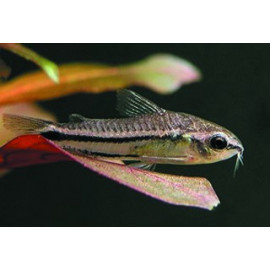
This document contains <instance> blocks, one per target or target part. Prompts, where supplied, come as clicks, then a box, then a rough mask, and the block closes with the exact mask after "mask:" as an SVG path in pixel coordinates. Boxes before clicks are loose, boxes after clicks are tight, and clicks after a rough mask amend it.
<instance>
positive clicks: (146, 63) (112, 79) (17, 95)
mask: <svg viewBox="0 0 270 270" xmlns="http://www.w3.org/2000/svg"><path fill="white" fill-rule="evenodd" d="M0 48H3V49H8V50H10V51H12V52H14V53H17V54H19V55H21V56H23V57H25V58H27V59H30V60H32V61H34V62H36V63H37V64H38V65H39V66H41V67H42V68H43V70H44V71H45V72H46V74H47V75H46V74H44V73H42V72H41V71H36V72H32V73H29V74H24V75H22V76H20V77H19V78H15V79H13V80H10V81H7V82H5V83H2V84H1V85H0V104H1V106H2V107H1V113H3V112H4V111H5V112H6V111H7V110H8V112H10V110H16V111H17V112H16V113H18V112H20V113H22V114H23V112H22V111H21V109H20V107H17V106H19V105H17V104H16V103H18V102H29V101H31V102H35V101H40V100H47V99H52V98H57V97H60V96H63V95H69V94H73V93H76V92H79V91H82V90H83V92H92V93H100V92H103V91H108V90H116V89H119V88H122V87H127V86H129V85H142V86H145V87H148V88H150V89H152V90H154V91H156V92H158V93H162V94H168V93H172V92H173V91H176V90H177V89H179V87H180V86H181V85H182V84H185V83H191V82H193V81H197V80H198V79H199V78H200V72H199V71H198V69H197V68H195V67H194V66H193V65H192V64H190V63H189V62H187V61H185V60H182V59H180V58H178V57H175V56H172V55H166V54H161V55H154V56H150V57H148V58H146V59H145V60H141V61H139V62H137V63H133V64H128V65H123V66H117V67H113V66H108V65H97V64H86V63H75V64H74V63H71V64H69V65H59V66H58V68H57V66H56V65H55V64H54V63H52V62H51V61H49V60H47V59H45V58H44V57H41V56H39V55H38V54H36V53H34V52H32V51H31V50H29V49H28V48H25V47H24V46H22V45H18V44H9V45H8V46H7V45H3V44H0ZM1 66H2V73H1ZM5 70H6V71H7V67H5V66H4V65H3V64H2V65H0V74H4V75H7V72H4V71H5ZM58 75H59V76H58ZM48 76H49V77H48ZM11 103H13V104H15V105H11V107H10V105H9V107H6V106H7V105H8V104H11ZM20 106H21V105H20ZM24 106H25V107H29V108H31V107H33V106H34V107H35V110H33V111H31V112H30V113H29V111H28V112H27V111H26V112H24V114H25V115H28V116H34V117H37V116H38V115H37V114H38V113H41V111H40V109H39V108H38V107H36V105H33V103H27V104H25V105H24ZM42 113H43V112H42ZM52 117H53V116H51V115H47V118H52ZM0 129H1V130H3V126H0ZM12 136H13V135H11V134H9V135H8V136H7V137H6V138H2V145H3V144H4V143H6V142H7V144H5V145H4V146H2V148H1V149H0V168H1V169H4V170H7V169H12V168H17V167H22V166H29V165H34V164H41V163H51V162H58V161H75V162H78V163H80V164H82V165H83V166H85V167H86V168H89V169H91V170H94V171H96V172H98V173H100V174H102V175H104V176H106V177H108V178H110V179H113V180H115V181H117V182H119V183H121V184H124V185H126V186H129V187H131V188H133V189H135V190H137V191H140V192H142V193H144V194H147V195H149V196H152V197H154V198H156V199H160V200H162V201H165V202H169V203H172V204H176V205H186V206H194V207H200V208H204V209H209V210H211V209H213V207H215V206H217V205H218V204H219V200H218V197H217V196H216V194H215V192H214V190H213V188H212V186H211V184H210V183H209V181H208V180H207V179H205V178H200V177H184V176H174V175H167V174H161V173H156V172H149V171H145V170H141V169H138V168H131V167H129V166H126V165H125V164H123V163H122V162H121V161H119V162H116V163H112V162H111V161H108V160H99V159H94V158H90V157H87V158H86V157H81V156H78V155H75V154H71V153H69V152H67V151H64V150H63V149H61V148H60V147H59V146H57V145H55V144H54V143H53V142H51V141H49V140H47V139H45V138H43V137H42V136H41V135H24V136H19V137H17V138H15V139H14V138H12ZM11 139H13V140H11ZM10 140H11V141H10ZM8 141H9V142H8Z"/></svg>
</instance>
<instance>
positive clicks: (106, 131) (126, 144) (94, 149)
mask: <svg viewBox="0 0 270 270" xmlns="http://www.w3.org/2000/svg"><path fill="white" fill-rule="evenodd" d="M117 101H118V102H117V109H118V111H119V112H120V114H121V115H122V118H117V119H89V118H86V117H84V116H81V115H79V114H72V115H70V116H69V121H68V122H66V123H55V122H51V121H47V120H42V119H37V118H31V117H25V116H19V115H10V114H4V115H3V123H4V127H5V128H7V129H8V130H11V131H13V132H15V133H17V134H18V135H23V134H40V135H42V136H44V137H45V138H47V139H48V140H51V141H53V142H54V143H55V144H57V145H58V146H59V147H61V148H62V149H64V150H66V151H68V152H70V153H74V154H78V155H83V156H91V157H95V158H100V159H109V160H121V161H123V162H131V163H132V164H133V166H135V167H138V168H142V169H152V168H153V167H154V166H155V165H156V164H180V165H193V164H209V163H214V162H218V161H222V160H226V159H228V158H231V157H233V156H235V155H236V156H237V160H236V165H235V171H236V170H237V168H238V166H239V163H243V162H242V157H243V152H244V147H243V145H242V143H241V141H240V140H239V139H238V138H237V137H236V136H235V135H234V134H233V133H232V132H231V131H229V130H228V129H226V128H224V127H222V126H220V125H217V124H215V123H213V122H210V121H207V120H204V119H202V118H200V117H197V116H194V115H191V114H187V113H183V112H172V111H169V110H165V109H163V108H161V107H160V106H158V105H156V104H155V103H153V102H152V101H150V100H148V99H146V98H144V97H143V96H141V95H139V94H137V93H135V92H133V91H130V90H120V91H118V93H117Z"/></svg>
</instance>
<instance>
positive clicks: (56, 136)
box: [41, 131, 180, 143]
mask: <svg viewBox="0 0 270 270" xmlns="http://www.w3.org/2000/svg"><path fill="white" fill-rule="evenodd" d="M41 135H42V136H44V137H45V138H47V139H49V140H52V141H65V140H68V141H78V142H106V143H110V142H114V143H125V142H134V141H139V140H153V139H172V137H171V136H169V135H166V136H163V137H160V136H154V135H153V136H137V137H124V138H119V137H110V138H106V137H94V136H83V135H70V134H63V133H60V132H56V131H50V132H45V133H42V134H41ZM179 138H180V136H179ZM175 139H176V138H173V139H172V140H175Z"/></svg>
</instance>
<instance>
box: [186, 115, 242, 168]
mask: <svg viewBox="0 0 270 270" xmlns="http://www.w3.org/2000/svg"><path fill="white" fill-rule="evenodd" d="M193 120H194V121H195V119H193ZM193 123H195V124H194V125H193V127H194V128H193V129H192V130H191V132H188V133H187V134H186V136H189V138H190V141H191V142H192V143H191V144H190V145H191V147H190V155H192V156H193V164H205V163H215V162H219V161H222V160H226V159H229V158H231V157H233V156H237V161H236V166H235V167H236V168H235V170H236V169H237V168H238V165H239V163H243V162H242V157H243V152H244V147H243V144H242V143H241V141H240V140H239V139H238V138H237V137H236V135H234V134H233V133H232V132H231V131H229V130H228V129H226V128H224V127H222V126H219V125H217V124H215V123H212V122H208V121H206V120H203V119H199V118H196V121H195V122H193Z"/></svg>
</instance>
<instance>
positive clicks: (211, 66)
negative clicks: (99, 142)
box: [0, 44, 270, 226]
mask: <svg viewBox="0 0 270 270" xmlns="http://www.w3.org/2000/svg"><path fill="white" fill-rule="evenodd" d="M28 46H29V47H30V48H32V49H34V50H36V51H38V52H39V53H41V54H43V55H44V56H46V57H48V58H50V59H51V60H54V61H55V62H57V63H66V62H72V61H93V62H105V63H109V64H123V63H128V62H132V61H136V60H139V59H141V58H144V57H146V56H147V55H149V54H154V53H159V52H165V53H172V54H175V55H178V56H180V57H183V58H185V59H187V60H189V61H191V62H192V63H193V64H195V65H196V66H198V67H199V68H200V69H201V71H202V73H203V80H202V81H201V82H199V83H196V84H192V85H188V86H184V87H183V88H182V89H180V90H179V91H178V92H177V93H175V94H173V95H170V96H159V95H157V94H155V93H153V92H151V91H148V90H145V89H143V88H139V87H133V88H132V89H133V90H136V91H138V92H139V93H140V94H143V95H144V96H146V97H148V98H150V99H151V100H153V101H154V102H156V103H157V104H159V105H161V106H162V107H164V108H167V109H170V110H172V111H183V112H187V113H191V114H195V115H198V116H200V117H203V118H205V119H208V120H212V121H213V122H215V123H218V124H220V125H223V126H225V127H226V128H228V129H229V130H231V131H232V132H234V133H235V134H236V135H237V136H238V137H239V138H240V139H241V141H242V142H243V145H244V147H245V153H244V163H245V166H244V167H241V166H240V168H239V170H238V172H237V174H236V177H235V178H233V168H234V163H235V160H234V159H230V160H228V161H224V162H220V163H216V164H211V165H198V166H165V165H162V166H158V168H157V170H158V171H161V172H166V173H171V174H178V175H188V176H203V177H206V178H208V179H209V180H210V182H211V183H212V185H213V187H214V189H215V191H216V193H217V194H218V196H219V198H220V200H221V204H220V205H219V206H218V207H217V208H216V209H215V210H214V211H212V212H208V211H205V210H200V209H196V208H187V207H181V206H172V205H169V204H165V203H163V202H160V201H157V200H154V199H152V198H149V197H146V196H145V195H142V194H140V193H137V192H135V191H133V190H131V189H129V188H126V187H123V186H121V185H119V184H117V183H115V182H114V181H112V180H109V179H106V178H104V177H102V176H99V175H97V174H95V173H94V172H91V171H88V170H86V169H84V168H82V167H81V166H79V165H78V164H70V163H61V164H49V165H43V166H35V167H28V168H22V169H17V170H15V171H13V172H12V173H10V174H9V175H7V176H6V177H5V178H3V179H1V180H0V198H1V199H0V216H1V218H0V224H1V225H13V226H16V225H19V226H20V225H21V226H60V225H61V226H269V225H270V216H269V211H270V196H269V193H270V179H269V171H268V169H269V161H270V159H269V152H270V146H269V143H268V139H269V138H270V128H269V117H270V94H269V89H270V75H269V74H270V65H269V62H270V45H257V44H256V45H252V44H251V45H250V44H242V45H237V44H231V45H230V44H225V45H215V44H211V45H208V44H191V45H189V44H179V45H177V44H172V45H170V44H162V45H159V44H150V45H137V44H136V45H128V44H124V45H121V44H117V45H106V44H105V45H104V44H103V45H98V44H94V45H87V44H84V45H73V44H70V45H57V44H56V45H47V44H46V45H42V44H40V45H38V44H33V45H31V44H29V45H28ZM1 55H2V56H3V59H4V60H5V62H7V63H8V64H9V65H10V66H11V67H12V68H13V73H12V76H16V75H18V74H21V73H23V72H25V71H29V70H32V69H34V68H35V66H34V65H33V64H31V63H28V62H25V61H23V60H22V59H20V58H18V57H16V56H13V55H11V54H9V53H6V52H2V51H1ZM40 104H41V105H43V106H44V107H45V108H46V109H48V110H51V111H52V112H54V113H55V114H56V115H57V116H58V117H59V119H60V120H61V121H66V120H67V117H68V115H69V114H70V113H79V114H82V115H85V116H88V117H96V118H108V117H117V112H116V111H115V104H116V99H115V94H114V93H113V92H112V93H104V94H100V95H91V94H89V95H83V94H79V95H75V96H72V97H65V98H61V99H57V100H54V101H47V102H42V103H40Z"/></svg>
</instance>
